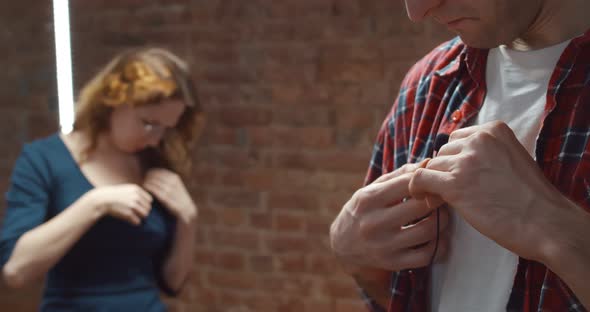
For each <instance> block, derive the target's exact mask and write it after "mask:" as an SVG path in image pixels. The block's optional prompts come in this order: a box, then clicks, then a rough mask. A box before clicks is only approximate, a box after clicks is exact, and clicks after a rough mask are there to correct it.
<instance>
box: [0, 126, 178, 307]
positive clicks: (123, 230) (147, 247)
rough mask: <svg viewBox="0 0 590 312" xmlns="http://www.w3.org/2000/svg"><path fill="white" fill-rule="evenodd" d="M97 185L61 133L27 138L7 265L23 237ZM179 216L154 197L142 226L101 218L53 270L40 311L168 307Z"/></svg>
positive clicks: (18, 169) (8, 218)
mask: <svg viewBox="0 0 590 312" xmlns="http://www.w3.org/2000/svg"><path fill="white" fill-rule="evenodd" d="M92 188H93V186H92V184H91V183H90V182H89V181H88V180H87V179H86V177H85V176H84V175H83V174H82V172H81V171H80V168H79V166H78V164H77V163H76V162H75V161H74V159H73V157H72V155H71V154H70V152H69V150H68V149H67V148H66V146H65V144H64V142H63V141H62V140H61V138H60V137H59V135H58V134H55V135H52V136H50V137H47V138H44V139H40V140H36V141H34V142H32V143H29V144H26V145H25V146H24V148H23V150H22V152H21V155H20V156H19V158H18V159H17V161H16V164H15V167H14V169H13V173H12V178H11V183H10V188H9V190H8V192H7V193H6V200H7V209H6V213H5V216H4V222H3V224H2V228H1V232H0V266H4V264H5V263H6V261H7V260H8V258H9V257H10V254H11V253H12V250H13V249H14V246H15V244H16V242H17V240H18V239H19V237H20V236H21V235H23V234H24V233H25V232H27V231H29V230H31V229H33V228H34V227H36V226H38V225H40V224H42V223H44V222H45V221H47V220H49V219H50V218H52V217H53V216H55V215H57V214H58V213H60V212H62V211H63V210H64V209H65V208H67V207H68V206H70V205H71V204H72V203H73V202H74V201H76V200H77V199H78V198H79V197H80V196H82V195H83V194H84V193H86V192H88V191H89V190H91V189H92ZM174 228H175V219H174V217H173V216H171V215H170V214H169V213H168V212H167V211H166V209H165V208H164V207H162V206H161V205H160V204H158V203H157V202H156V201H154V206H153V207H152V210H151V212H150V214H149V216H148V217H147V218H146V219H145V220H144V221H143V224H142V225H141V226H134V225H131V224H129V223H127V222H125V221H122V220H119V219H115V218H112V217H109V216H107V217H104V218H103V219H101V220H99V221H98V222H97V223H96V224H95V225H94V226H93V227H92V228H90V230H89V231H88V232H87V233H86V234H85V235H83V236H82V238H81V239H80V240H79V241H78V242H77V243H76V244H75V245H74V246H73V248H72V249H71V250H70V251H68V252H67V254H66V255H65V256H64V257H63V258H62V259H61V260H60V261H59V262H58V263H57V264H56V265H55V267H53V268H52V269H51V270H50V271H49V272H48V274H47V279H46V285H45V291H44V294H43V300H42V303H41V308H40V309H41V311H47V312H58V311H59V312H62V311H63V312H66V311H67V312H72V311H84V312H107V311H108V312H119V311H121V312H124V311H145V312H161V311H165V310H166V308H165V306H164V304H163V303H162V301H161V300H160V296H159V291H160V290H164V291H165V292H168V293H170V291H169V290H168V289H167V287H165V284H164V283H163V280H162V278H161V274H160V273H161V268H162V262H163V260H164V258H165V255H166V254H167V252H168V249H169V247H170V245H171V240H172V238H173V237H172V236H173V233H174Z"/></svg>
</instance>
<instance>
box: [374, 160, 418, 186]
mask: <svg viewBox="0 0 590 312" xmlns="http://www.w3.org/2000/svg"><path fill="white" fill-rule="evenodd" d="M429 160H430V158H426V159H424V160H422V161H421V162H419V163H413V164H405V165H403V166H401V167H400V168H398V169H396V170H394V171H392V172H389V173H386V174H384V175H382V176H380V177H379V178H377V179H376V180H375V181H373V183H382V182H385V181H388V180H391V179H393V178H395V177H399V176H401V175H402V174H406V173H410V172H414V171H415V170H416V169H418V168H423V167H424V166H425V164H426V163H428V161H429Z"/></svg>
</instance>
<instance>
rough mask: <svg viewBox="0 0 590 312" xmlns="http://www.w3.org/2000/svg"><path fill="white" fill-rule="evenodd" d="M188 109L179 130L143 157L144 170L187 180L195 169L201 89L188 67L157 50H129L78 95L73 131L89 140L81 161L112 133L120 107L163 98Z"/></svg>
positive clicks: (145, 103)
mask: <svg viewBox="0 0 590 312" xmlns="http://www.w3.org/2000/svg"><path fill="white" fill-rule="evenodd" d="M172 98H176V99H182V100H183V101H184V103H185V104H186V109H185V110H184V112H183V114H182V116H181V117H180V119H179V121H178V123H177V125H176V127H175V128H174V129H170V130H169V131H168V132H166V134H165V135H164V137H163V138H162V141H161V142H160V144H159V146H157V147H155V148H148V149H146V150H144V151H142V152H140V156H141V161H142V163H143V165H144V168H146V169H147V168H152V167H162V168H167V169H170V170H172V171H174V172H176V173H178V174H179V175H181V176H182V177H183V178H186V177H187V175H188V174H189V173H190V170H191V168H192V152H193V147H194V143H195V142H196V139H197V138H198V137H199V136H200V134H201V132H202V129H203V126H204V122H205V120H204V114H203V112H202V110H201V106H200V103H199V99H198V95H197V90H196V88H195V84H194V81H193V79H192V77H191V75H190V72H189V68H188V66H187V64H186V63H185V62H184V61H183V60H181V59H180V58H179V57H177V56H176V55H174V54H172V53H171V52H169V51H167V50H164V49H158V48H143V49H136V50H129V51H126V52H123V53H121V54H119V55H117V56H116V57H115V58H114V59H113V60H112V61H111V62H110V63H109V64H108V65H106V66H105V67H104V68H103V69H102V70H101V71H100V72H99V73H98V74H97V75H96V76H94V78H92V79H91V80H90V81H89V82H88V83H87V84H86V85H85V86H84V87H83V88H82V90H81V91H80V95H79V98H78V102H77V105H76V118H75V122H74V131H84V132H86V133H88V134H89V135H90V142H89V145H88V147H87V149H86V150H85V151H84V154H83V159H84V158H85V157H86V156H87V155H88V154H90V153H91V152H92V151H93V150H94V149H95V148H96V145H97V141H98V137H99V135H100V134H101V133H102V132H104V131H108V130H109V127H110V117H111V113H112V111H113V110H114V109H115V108H116V107H119V106H121V105H124V104H128V105H131V106H133V107H138V106H142V105H154V104H156V105H157V104H158V103H160V102H161V101H162V100H165V99H172Z"/></svg>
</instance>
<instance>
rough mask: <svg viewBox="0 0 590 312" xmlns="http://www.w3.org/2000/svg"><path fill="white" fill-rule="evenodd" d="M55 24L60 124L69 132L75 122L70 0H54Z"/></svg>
mask: <svg viewBox="0 0 590 312" xmlns="http://www.w3.org/2000/svg"><path fill="white" fill-rule="evenodd" d="M53 24H54V32H55V63H56V67H57V96H58V99H59V125H60V127H61V131H62V132H63V133H69V132H71V131H72V127H73V124H74V92H73V84H72V50H71V45H70V9H69V0H53Z"/></svg>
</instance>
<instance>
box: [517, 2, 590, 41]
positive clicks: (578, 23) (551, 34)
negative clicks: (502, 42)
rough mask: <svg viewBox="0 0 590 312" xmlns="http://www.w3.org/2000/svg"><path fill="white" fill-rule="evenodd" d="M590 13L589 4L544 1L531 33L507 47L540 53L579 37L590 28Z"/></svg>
mask: <svg viewBox="0 0 590 312" xmlns="http://www.w3.org/2000/svg"><path fill="white" fill-rule="evenodd" d="M588 12H590V1H588V0H545V1H544V3H543V5H542V7H541V10H539V13H538V14H537V17H536V18H535V20H534V21H533V23H532V24H531V26H530V27H529V28H528V30H527V31H526V32H525V33H523V34H522V35H521V36H520V37H519V38H517V39H515V40H514V41H512V43H511V44H508V47H510V48H511V49H514V50H519V51H530V50H538V49H542V48H545V47H549V46H552V45H556V44H559V43H561V42H564V41H566V40H569V39H572V38H574V37H577V36H579V35H581V34H583V33H584V32H586V30H588V29H589V28H590V15H589V13H588Z"/></svg>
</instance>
